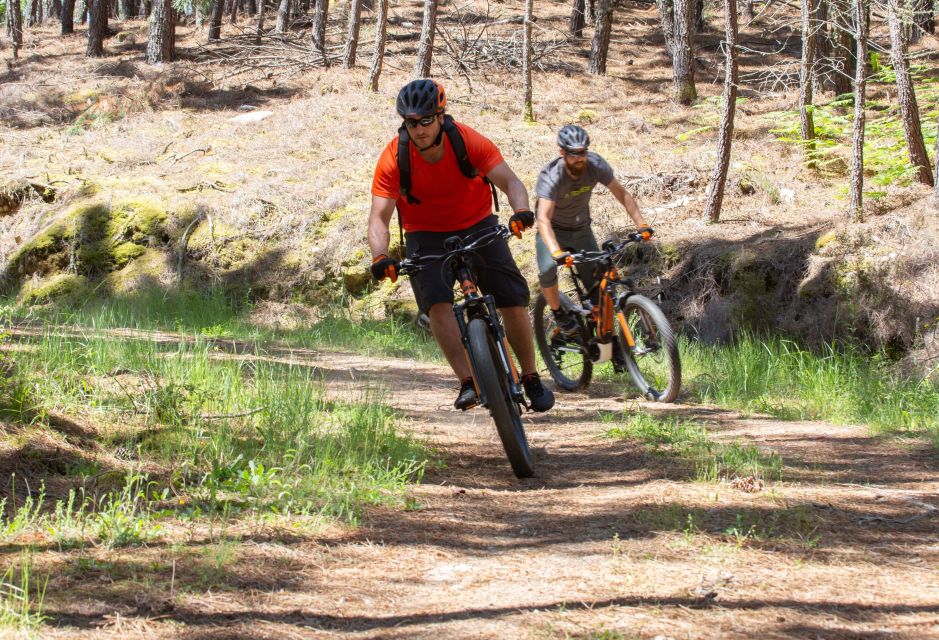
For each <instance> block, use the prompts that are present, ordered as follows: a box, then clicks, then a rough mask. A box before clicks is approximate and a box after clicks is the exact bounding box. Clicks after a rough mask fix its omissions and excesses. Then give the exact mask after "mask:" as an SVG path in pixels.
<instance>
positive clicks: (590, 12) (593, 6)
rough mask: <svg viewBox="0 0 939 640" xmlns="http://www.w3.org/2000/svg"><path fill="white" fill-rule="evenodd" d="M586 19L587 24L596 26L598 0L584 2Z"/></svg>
mask: <svg viewBox="0 0 939 640" xmlns="http://www.w3.org/2000/svg"><path fill="white" fill-rule="evenodd" d="M584 18H585V19H586V20H587V22H589V23H591V24H595V23H596V21H597V0H586V1H585V2H584Z"/></svg>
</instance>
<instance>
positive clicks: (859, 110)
mask: <svg viewBox="0 0 939 640" xmlns="http://www.w3.org/2000/svg"><path fill="white" fill-rule="evenodd" d="M866 13H867V11H866V9H865V6H864V0H855V2H854V18H855V26H854V29H855V31H854V34H855V38H854V39H855V41H856V42H857V52H856V55H855V66H854V130H853V132H852V135H851V189H850V191H851V193H850V216H851V219H852V220H854V221H855V222H862V221H863V220H864V126H865V123H866V115H865V111H864V103H865V101H866V99H867V68H866V67H867V60H866V58H867V20H866V19H865V16H866Z"/></svg>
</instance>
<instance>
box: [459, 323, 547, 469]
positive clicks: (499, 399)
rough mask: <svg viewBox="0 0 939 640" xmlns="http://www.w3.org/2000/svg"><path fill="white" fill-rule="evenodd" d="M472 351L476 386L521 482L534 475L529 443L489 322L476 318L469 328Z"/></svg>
mask: <svg viewBox="0 0 939 640" xmlns="http://www.w3.org/2000/svg"><path fill="white" fill-rule="evenodd" d="M467 334H468V338H469V349H470V353H471V355H472V357H473V362H474V363H475V365H476V384H478V385H479V390H480V392H481V393H482V395H483V396H484V397H485V398H486V402H487V404H488V407H489V414H490V415H491V416H492V420H493V422H495V423H496V430H497V431H498V432H499V439H501V440H502V446H503V447H504V448H505V455H506V456H507V457H508V459H509V463H511V465H512V471H514V472H515V475H516V476H517V477H519V478H528V477H531V476H532V474H534V469H533V468H532V460H531V451H530V450H529V448H528V439H527V438H526V437H525V429H524V427H522V418H521V416H520V415H519V410H518V404H516V402H515V400H513V399H512V397H511V395H510V393H509V385H508V380H507V375H508V373H507V372H506V371H505V369H504V367H503V366H502V363H501V357H500V355H499V349H498V346H497V345H496V341H495V337H494V336H493V333H492V331H491V330H490V328H489V325H488V324H487V323H486V321H485V320H483V319H481V318H475V319H473V320H470V322H469V325H468V326H467Z"/></svg>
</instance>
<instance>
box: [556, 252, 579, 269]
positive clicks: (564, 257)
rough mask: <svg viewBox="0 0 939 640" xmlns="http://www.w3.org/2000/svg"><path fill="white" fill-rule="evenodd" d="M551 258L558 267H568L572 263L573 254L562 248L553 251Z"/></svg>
mask: <svg viewBox="0 0 939 640" xmlns="http://www.w3.org/2000/svg"><path fill="white" fill-rule="evenodd" d="M551 258H552V259H553V260H554V261H555V262H556V263H557V265H558V266H559V267H569V266H571V265H572V264H574V256H572V255H571V252H570V251H565V250H564V249H558V250H557V251H555V252H553V253H552V254H551Z"/></svg>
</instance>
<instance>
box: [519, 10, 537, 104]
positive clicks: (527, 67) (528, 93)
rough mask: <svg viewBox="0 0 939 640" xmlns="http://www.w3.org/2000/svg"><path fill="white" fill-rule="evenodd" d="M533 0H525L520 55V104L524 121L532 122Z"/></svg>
mask: <svg viewBox="0 0 939 640" xmlns="http://www.w3.org/2000/svg"><path fill="white" fill-rule="evenodd" d="M533 5H534V0H525V33H524V38H523V40H524V41H523V44H522V46H523V47H524V50H525V51H524V54H523V57H522V78H523V79H524V83H525V88H524V96H523V104H522V115H523V117H524V118H525V122H534V121H535V108H534V105H533V104H532V86H531V58H532V43H531V25H532V11H533V10H534V7H533Z"/></svg>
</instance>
